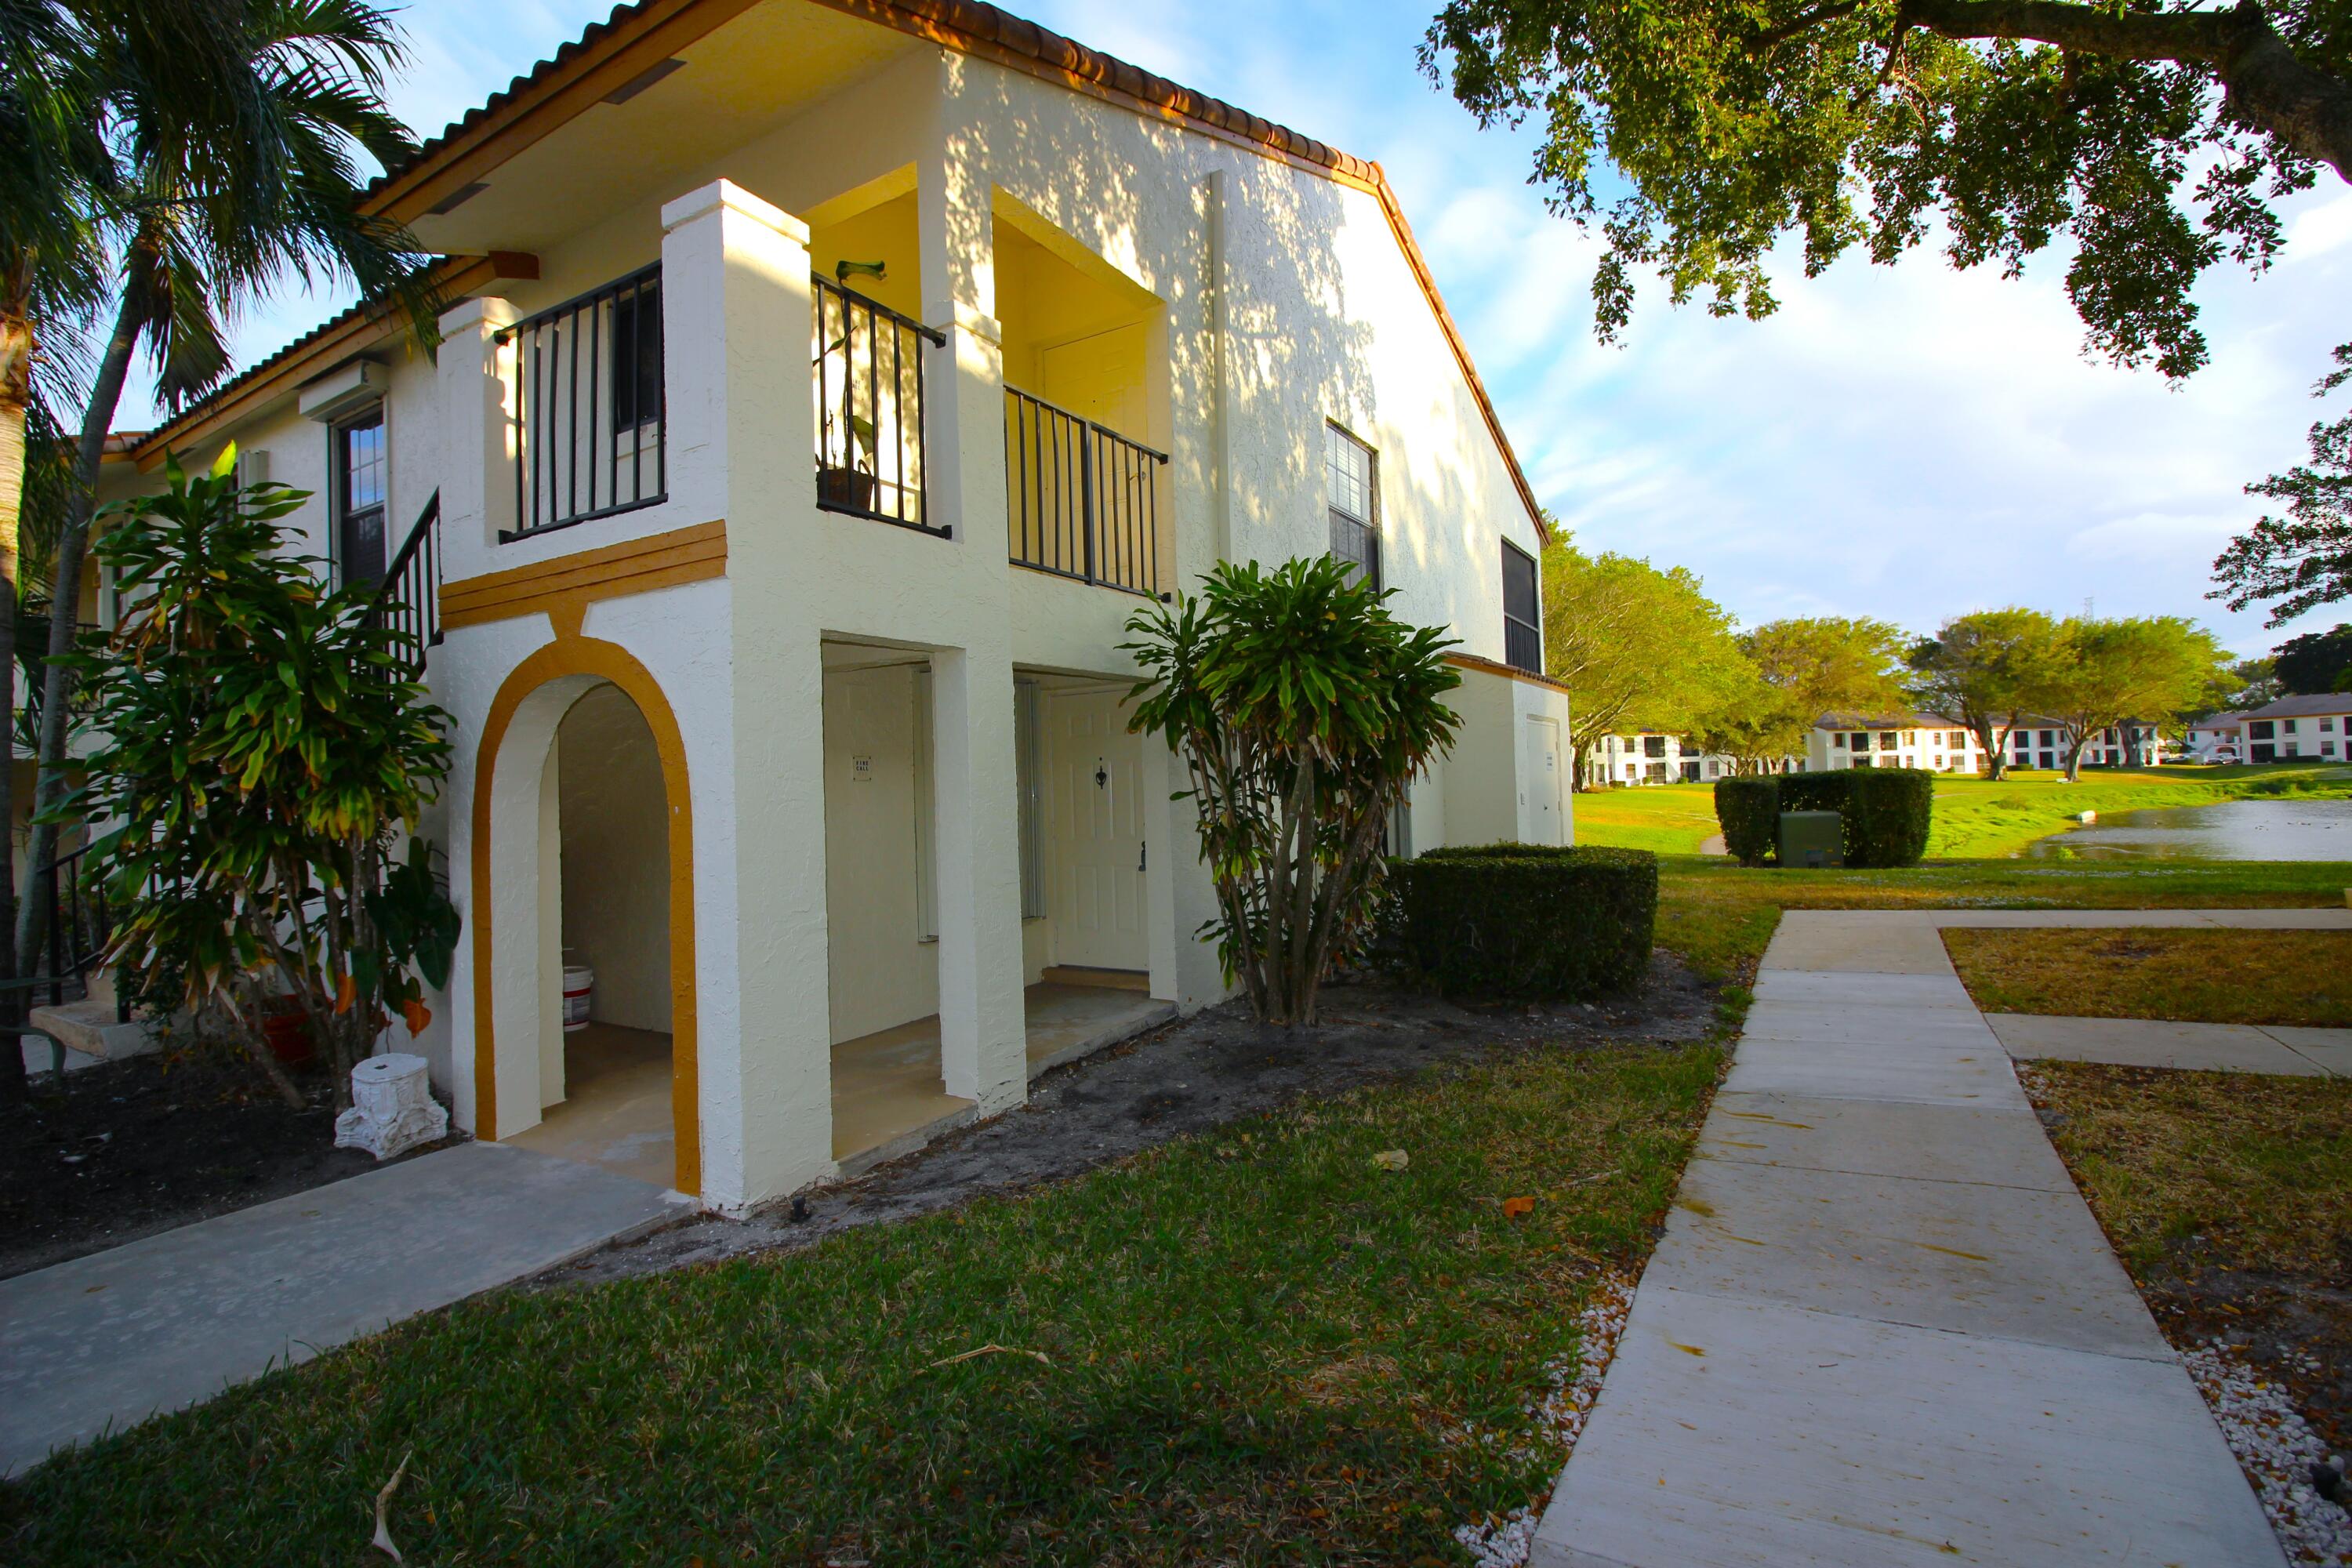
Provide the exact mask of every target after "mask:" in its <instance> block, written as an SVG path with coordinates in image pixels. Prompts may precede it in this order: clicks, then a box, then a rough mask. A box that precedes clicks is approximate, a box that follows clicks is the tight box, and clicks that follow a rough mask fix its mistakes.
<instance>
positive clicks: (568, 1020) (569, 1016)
mask: <svg viewBox="0 0 2352 1568" xmlns="http://www.w3.org/2000/svg"><path fill="white" fill-rule="evenodd" d="M595 991H596V972H595V971H594V970H593V969H591V968H589V967H588V966H587V965H586V964H584V963H567V964H565V965H564V966H563V1032H564V1033H565V1034H567V1035H571V1034H577V1033H578V1032H579V1031H580V1030H582V1029H584V1028H586V1027H587V1026H588V1001H589V998H590V997H591V996H593V995H594V994H595Z"/></svg>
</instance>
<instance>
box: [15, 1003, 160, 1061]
mask: <svg viewBox="0 0 2352 1568" xmlns="http://www.w3.org/2000/svg"><path fill="white" fill-rule="evenodd" d="M31 1023H32V1026H33V1027H35V1028H37V1029H42V1030H46V1031H47V1033H49V1034H51V1035H54V1036H55V1037H57V1038H58V1041H59V1042H60V1043H61V1044H63V1045H64V1047H66V1070H67V1071H68V1072H70V1071H72V1070H74V1069H75V1068H87V1067H96V1066H97V1065H98V1064H99V1063H100V1062H110V1061H120V1060H121V1059H122V1058H124V1057H135V1056H139V1055H141V1054H142V1053H144V1052H147V1051H152V1050H153V1049H154V1048H155V1031H154V1028H153V1026H152V1025H150V1024H149V1023H148V1022H147V1021H146V1020H144V1019H141V1018H134V1019H132V1020H131V1022H130V1023H127V1024H125V1023H122V1022H120V1021H119V1020H118V1019H117V1018H116V1017H115V1016H114V1003H113V1001H112V999H111V998H108V999H105V1000H100V998H98V997H91V998H90V999H89V1000H88V1001H84V1002H60V1003H58V1004H57V1005H54V1006H48V1007H36V1008H34V1009H33V1014H32V1018H31ZM51 1065H52V1053H51V1051H50V1049H49V1044H48V1042H47V1040H42V1039H37V1038H33V1037H26V1040H25V1066H26V1069H27V1070H28V1071H32V1072H47V1071H48V1070H49V1068H50V1067H51Z"/></svg>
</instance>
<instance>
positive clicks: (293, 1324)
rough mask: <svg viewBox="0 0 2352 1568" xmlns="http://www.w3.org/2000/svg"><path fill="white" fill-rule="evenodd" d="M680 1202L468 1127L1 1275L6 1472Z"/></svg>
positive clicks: (662, 1214)
mask: <svg viewBox="0 0 2352 1568" xmlns="http://www.w3.org/2000/svg"><path fill="white" fill-rule="evenodd" d="M684 1202H685V1200H683V1199H677V1198H673V1197H670V1196H668V1195H667V1194H664V1193H663V1192H662V1190H661V1189H659V1188H657V1187H654V1186H651V1185H648V1184H646V1183H644V1182H637V1181H632V1180H630V1179H628V1178H627V1177H625V1176H620V1175H615V1174H614V1173H612V1172H609V1171H604V1170H600V1169H598V1168H596V1167H594V1166H593V1165H583V1164H576V1163H572V1162H571V1161H568V1160H557V1159H552V1158H550V1157H549V1156H547V1155H544V1154H534V1153H530V1152H527V1151H525V1150H521V1149H517V1148H514V1147H512V1146H510V1145H507V1144H500V1143H465V1144H460V1145H459V1146H457V1148H454V1149H447V1150H443V1151H441V1152H437V1153H433V1154H426V1155H424V1156H422V1157H421V1158H418V1159H415V1160H409V1161H405V1162H404V1163H400V1164H397V1165H393V1166H389V1167H387V1168H385V1169H383V1170H381V1171H371V1172H370V1173H367V1174H366V1175H363V1176H354V1177H352V1179H350V1180H349V1181H343V1182H336V1183H332V1184H330V1185H327V1186H323V1187H314V1188H312V1189H311V1190H310V1191H309V1192H306V1193H297V1194H294V1195H293V1196H291V1197H286V1198H279V1199H278V1200H277V1201H275V1202H273V1203H267V1204H261V1205H257V1206H255V1207H253V1208H249V1209H241V1210H239V1211H238V1212H236V1213H235V1214H228V1215H220V1216H218V1217H217V1218H215V1219H208V1220H205V1221H203V1222H201V1223H199V1224H196V1225H191V1226H183V1227H182V1228H180V1229H178V1230H173V1231H166V1232H164V1233H163V1235H161V1236H152V1237H147V1238H146V1239H144V1240H142V1241H134V1242H132V1243H131V1244H130V1245H128V1246H126V1247H115V1248H113V1249H111V1250H110V1251H106V1252H100V1253H94V1254H92V1255H91V1256H89V1257H88V1258H76V1259H74V1260H73V1261H72V1262H70V1263H60V1264H58V1265H57V1266H56V1267H55V1268H43V1269H39V1270H37V1271H35V1272H34V1273H31V1274H21V1275H18V1276H17V1277H16V1279H0V1475H15V1474H17V1473H19V1472H21V1471H22V1470H24V1469H25V1468H26V1467H28V1466H30V1465H33V1464H36V1463H38V1462H39V1461H40V1460H41V1459H42V1458H44V1457H46V1456H47V1454H48V1453H49V1451H50V1450H51V1449H53V1448H56V1447H60V1446H63V1445H67V1444H70V1443H75V1442H79V1441H83V1440H85V1439H88V1438H89V1437H93V1436H97V1435H98V1434H99V1433H100V1432H102V1431H105V1430H108V1429H110V1428H113V1429H120V1428H121V1427H124V1426H131V1425H132V1424H133V1423H136V1422H139V1421H142V1420H144V1419H145V1418H146V1417H147V1416H149V1415H153V1414H155V1413H157V1412H159V1411H166V1410H177V1409H179V1408H180V1407H181V1406H183V1405H192V1404H194V1403H195V1402H196V1401H198V1400H201V1399H207V1398H210V1397H211V1396H212V1395H213V1394H217V1393H219V1392H220V1391H221V1390H222V1389H223V1388H224V1387H226V1386H227V1385H228V1384H233V1383H242V1382H244V1381H246V1380H247V1379H248V1378H252V1377H257V1376H259V1375H260V1374H261V1373H264V1372H267V1371H268V1370H269V1369H270V1368H271V1367H273V1366H280V1365H285V1364H287V1363H292V1362H299V1361H307V1360H309V1359H310V1357H311V1356H314V1355H316V1354H318V1353H319V1352H321V1351H324V1350H328V1349H331V1348H332V1347H333V1346H336V1345H339V1344H341V1343H343V1342H346V1341H348V1340H353V1339H357V1338H358V1337H359V1336H361V1335H362V1334H366V1333H373V1331H376V1330H378V1329H382V1328H384V1327H386V1326H387V1325H389V1324H392V1323H394V1322H397V1321H400V1320H401V1319H403V1318H406V1317H410V1316H413V1315H414V1314H415V1313H418V1312H425V1311H430V1310H433V1309H434V1308H436V1307H443V1306H446V1305H448V1304H449V1303H450V1302H452V1301H456V1300H462V1299H464V1298H465V1297H467V1296H471V1295H474V1294H476V1293H478V1292H479V1291H483V1290H488V1289H491V1288H493V1287H495V1286H499V1285H503V1284H506V1283H508V1282H509V1281H510V1280H514V1279H523V1278H525V1277H527V1276H529V1275H532V1274H536V1273H538V1272H540V1271H541V1269H545V1268H553V1267H555V1266H556V1265H557V1264H560V1263H562V1262H564V1261H566V1260H567V1259H569V1258H576V1257H578V1256H579V1255H580V1254H582V1253H583V1252H586V1251H589V1250H591V1249H592V1248H594V1247H601V1246H603V1245H604V1244H605V1243H606V1242H609V1241H613V1240H614V1239H617V1238H619V1237H624V1236H627V1235H629V1234H631V1233H633V1232H635V1231H639V1230H643V1229H646V1228H647V1227H650V1226H655V1225H658V1224H660V1223H662V1222H663V1221H665V1220H667V1219H669V1218H671V1217H672V1216H674V1215H677V1213H678V1212H680V1211H679V1208H678V1206H677V1205H680V1204H682V1203H684Z"/></svg>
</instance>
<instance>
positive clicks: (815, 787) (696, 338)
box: [662, 180, 834, 1208]
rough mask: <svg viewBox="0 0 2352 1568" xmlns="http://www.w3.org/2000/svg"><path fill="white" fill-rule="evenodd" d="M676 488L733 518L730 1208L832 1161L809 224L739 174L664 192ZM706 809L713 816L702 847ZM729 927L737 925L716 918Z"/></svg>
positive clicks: (720, 1030) (709, 869) (725, 1159)
mask: <svg viewBox="0 0 2352 1568" xmlns="http://www.w3.org/2000/svg"><path fill="white" fill-rule="evenodd" d="M662 227H663V240H662V292H663V313H664V319H665V321H664V324H665V333H664V352H665V353H666V355H667V383H668V397H669V417H670V421H671V424H670V429H671V436H670V439H671V443H672V445H671V458H670V464H671V467H670V497H671V500H672V502H673V504H681V503H682V504H684V505H685V506H686V507H687V508H688V516H689V517H691V518H693V519H695V520H697V521H699V520H702V519H724V520H725V521H726V524H727V535H728V545H729V551H728V589H729V600H730V609H731V614H732V616H733V629H734V637H733V645H732V648H733V651H732V667H731V668H730V669H727V670H721V671H715V672H713V673H714V675H715V676H716V677H717V679H719V680H720V681H721V682H722V683H724V684H725V686H726V689H728V691H729V693H730V696H729V699H728V700H729V702H730V705H731V710H732V728H733V735H734V756H733V773H734V778H733V784H734V790H733V823H732V827H733V833H732V842H731V844H730V845H728V846H727V847H726V848H725V851H724V853H723V854H719V853H714V854H713V855H712V857H711V860H712V861H713V862H714V863H709V864H706V863H705V862H704V860H703V858H702V857H701V855H700V854H699V853H698V858H697V865H696V875H697V879H698V886H699V887H702V888H707V889H717V888H718V887H719V886H720V885H721V883H722V882H723V884H724V886H725V887H726V888H727V889H728V891H729V896H728V897H727V898H725V899H723V900H722V899H719V898H715V897H705V898H700V899H698V902H699V903H701V904H703V905H704V906H705V907H707V908H709V909H710V910H712V914H713V918H712V919H709V920H704V921H698V927H697V931H696V941H697V945H698V950H699V953H698V963H697V970H698V974H699V975H700V977H701V984H700V994H699V996H698V1025H699V1028H700V1034H701V1050H700V1057H701V1061H700V1082H699V1084H698V1104H699V1106H700V1112H701V1120H702V1145H703V1161H702V1196H703V1198H704V1200H705V1201H706V1202H708V1203H710V1204H712V1205H717V1206H719V1207H725V1208H733V1207H740V1206H742V1205H747V1204H751V1203H756V1202H759V1201H760V1200H761V1199H763V1198H769V1197H773V1196H775V1195H777V1194H782V1193H787V1192H790V1191H792V1190H793V1188H795V1187H799V1186H803V1185H805V1184H807V1183H809V1182H811V1181H814V1180H818V1179H820V1178H822V1177H824V1176H828V1175H830V1174H831V1173H833V1169H834V1164H833V1074H832V1053H831V1041H832V1031H831V1028H830V1026H829V1024H828V1018H829V1016H830V1011H831V1008H830V1003H829V998H828V994H827V991H828V986H827V977H826V972H825V900H824V769H823V764H824V746H823V743H822V737H823V735H824V681H823V674H822V670H821V668H820V662H819V658H818V645H817V631H816V628H817V627H818V626H819V625H821V624H822V623H821V621H820V620H819V618H818V617H817V616H816V615H815V613H814V606H813V605H809V604H807V603H805V602H804V601H805V600H806V598H807V597H808V595H807V591H806V590H805V588H804V587H803V586H802V585H801V584H799V583H798V582H797V581H796V580H795V578H794V575H793V572H792V570H791V562H792V554H791V552H789V551H778V550H773V549H766V548H761V549H752V548H740V549H739V548H738V542H739V541H742V542H744V543H745V544H746V545H748V544H749V543H750V542H751V541H753V540H761V541H773V540H775V539H777V538H780V537H783V536H786V535H788V534H789V533H790V532H791V531H792V530H793V529H794V528H795V527H798V528H803V529H804V528H805V527H806V526H807V524H808V513H809V511H810V510H811V509H812V508H813V507H814V482H813V479H812V477H811V474H812V469H811V460H810V454H811V453H812V452H813V451H814V449H815V448H814V441H815V433H814V411H813V408H812V405H811V402H810V397H809V384H808V351H807V345H808V342H809V332H810V327H809V322H810V314H809V312H810V300H809V257H808V228H807V226H806V225H805V224H803V223H802V222H801V221H800V220H799V219H797V218H794V217H793V216H790V215H788V214H785V213H783V212H780V211H778V210H777V209H776V208H775V207H773V206H772V205H769V204H768V203H766V202H764V201H761V199H760V198H759V197H757V196H755V195H751V193H750V192H748V191H745V190H743V189H741V188H740V187H739V186H737V185H734V184H730V183H729V182H727V181H724V180H720V181H716V182H714V183H712V184H709V185H705V186H703V187H701V188H700V189H698V190H696V191H692V192H689V193H688V194H687V195H683V196H680V197H679V198H677V200H676V201H673V202H671V203H669V204H668V205H666V206H665V207H663V209H662ZM702 826H703V824H702V823H701V822H700V820H699V818H698V821H697V824H696V831H697V838H698V850H699V840H700V838H701V837H702V833H701V830H702ZM714 927H719V928H720V929H713V928H714Z"/></svg>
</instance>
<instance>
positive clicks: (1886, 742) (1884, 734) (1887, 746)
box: [1878, 730, 1895, 752]
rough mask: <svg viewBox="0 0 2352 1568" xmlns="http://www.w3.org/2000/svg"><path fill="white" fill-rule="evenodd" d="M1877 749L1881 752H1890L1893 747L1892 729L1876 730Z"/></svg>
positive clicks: (1893, 736)
mask: <svg viewBox="0 0 2352 1568" xmlns="http://www.w3.org/2000/svg"><path fill="white" fill-rule="evenodd" d="M1878 749H1879V750H1880V751H1882V752H1891V751H1893V750H1894V749H1895V731H1892V730H1881V731H1879V732H1878Z"/></svg>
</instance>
